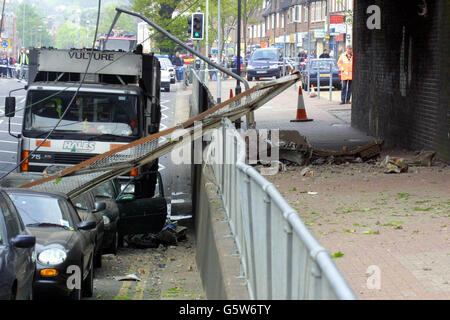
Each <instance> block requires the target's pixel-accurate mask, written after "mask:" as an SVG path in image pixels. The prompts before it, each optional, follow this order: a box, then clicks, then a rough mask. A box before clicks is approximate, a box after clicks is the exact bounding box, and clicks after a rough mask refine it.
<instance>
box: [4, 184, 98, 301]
mask: <svg viewBox="0 0 450 320" xmlns="http://www.w3.org/2000/svg"><path fill="white" fill-rule="evenodd" d="M5 190H6V192H7V193H8V195H9V196H10V197H11V199H12V200H13V201H14V204H15V205H16V207H17V210H18V211H19V214H20V216H21V218H22V220H23V221H24V223H25V225H26V226H27V228H29V230H30V232H31V233H32V234H33V235H34V236H35V237H36V256H37V267H36V269H37V270H36V276H35V281H34V292H35V293H36V294H37V295H47V294H48V293H56V294H58V295H70V296H71V297H72V298H73V299H75V300H79V299H81V297H82V295H83V296H86V297H91V296H92V294H93V289H94V266H93V260H94V241H93V239H92V236H91V234H90V231H91V230H94V228H95V226H96V222H95V221H94V220H92V219H88V220H83V219H82V218H80V216H79V215H78V213H77V211H76V209H75V207H74V206H73V204H72V203H71V201H70V200H69V198H68V197H67V196H66V195H64V194H62V193H47V192H38V191H33V190H30V189H5ZM70 266H77V267H78V268H79V271H80V276H81V279H80V280H81V281H82V282H81V287H79V288H76V287H75V288H69V286H68V281H67V280H68V278H69V276H70V275H71V274H72V272H73V271H72V272H71V271H70V269H69V267H70Z"/></svg>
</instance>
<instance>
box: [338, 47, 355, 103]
mask: <svg viewBox="0 0 450 320" xmlns="http://www.w3.org/2000/svg"><path fill="white" fill-rule="evenodd" d="M338 67H339V70H340V71H341V80H342V92H341V103H340V104H345V103H350V98H351V96H352V82H353V49H352V47H348V48H347V51H346V52H344V53H343V54H342V55H341V56H340V57H339V60H338Z"/></svg>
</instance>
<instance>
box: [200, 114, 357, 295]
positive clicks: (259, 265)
mask: <svg viewBox="0 0 450 320" xmlns="http://www.w3.org/2000/svg"><path fill="white" fill-rule="evenodd" d="M222 123H223V126H222V128H221V129H218V130H214V131H213V132H212V134H211V142H210V143H209V145H208V146H207V149H206V150H205V152H206V159H207V163H208V164H209V165H210V166H211V168H212V171H213V173H214V178H213V179H214V180H215V183H216V184H217V186H218V187H219V190H220V196H221V197H222V200H223V204H224V207H225V211H226V213H227V217H228V222H229V225H230V228H231V230H232V234H233V236H234V239H235V243H236V248H237V253H238V254H239V255H240V258H241V275H240V276H241V277H243V278H246V279H247V288H248V293H249V297H250V298H251V299H258V300H265V299H283V300H289V299H302V300H303V299H314V300H318V299H356V297H355V295H354V293H353V291H352V289H351V288H350V287H349V286H348V284H347V283H346V281H345V280H344V278H343V277H342V275H341V274H340V272H339V270H338V269H337V267H336V265H335V264H334V262H333V261H332V259H331V257H330V255H329V254H328V252H327V251H326V249H325V248H323V247H322V246H321V245H320V244H319V243H318V242H317V240H316V239H315V238H314V237H313V236H312V235H311V233H310V232H309V230H308V229H307V227H306V226H305V225H304V223H303V222H302V220H301V219H300V217H299V215H298V213H297V212H296V211H295V210H294V209H293V208H292V207H291V206H290V205H289V204H288V203H287V202H286V200H285V199H284V198H283V197H282V196H281V194H280V193H279V192H278V190H277V189H276V188H275V187H274V186H273V185H272V184H271V183H270V182H268V181H267V180H266V179H264V178H263V177H262V176H261V175H260V174H259V173H258V172H257V171H256V170H255V169H254V168H252V167H250V166H248V165H246V164H245V149H246V148H245V142H244V140H243V138H242V137H241V136H240V134H239V133H238V131H236V130H235V129H234V126H233V125H232V123H231V121H230V120H228V119H225V118H224V119H222Z"/></svg>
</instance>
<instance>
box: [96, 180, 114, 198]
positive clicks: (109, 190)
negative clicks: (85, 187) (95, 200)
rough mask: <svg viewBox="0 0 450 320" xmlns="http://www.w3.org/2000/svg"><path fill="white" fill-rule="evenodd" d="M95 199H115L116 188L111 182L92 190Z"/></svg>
mask: <svg viewBox="0 0 450 320" xmlns="http://www.w3.org/2000/svg"><path fill="white" fill-rule="evenodd" d="M92 192H93V193H94V197H106V198H109V199H114V187H113V185H112V183H111V182H109V181H107V182H105V183H103V184H101V185H99V186H97V187H95V189H93V190H92Z"/></svg>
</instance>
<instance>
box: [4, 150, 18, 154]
mask: <svg viewBox="0 0 450 320" xmlns="http://www.w3.org/2000/svg"><path fill="white" fill-rule="evenodd" d="M1 153H12V154H17V151H8V150H0V154H1Z"/></svg>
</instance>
